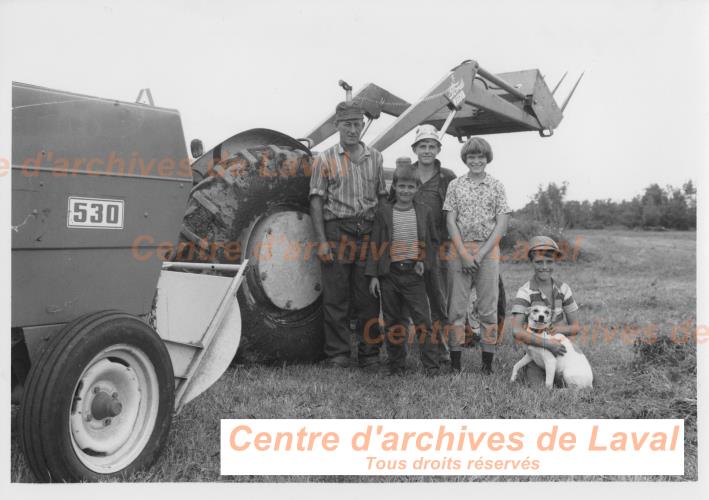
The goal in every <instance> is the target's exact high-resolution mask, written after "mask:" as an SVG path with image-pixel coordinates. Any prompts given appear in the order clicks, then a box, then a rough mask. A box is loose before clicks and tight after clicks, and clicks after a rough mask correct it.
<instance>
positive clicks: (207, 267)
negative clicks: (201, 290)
mask: <svg viewBox="0 0 709 500" xmlns="http://www.w3.org/2000/svg"><path fill="white" fill-rule="evenodd" d="M247 262H248V260H245V261H244V263H243V264H202V263H199V262H163V263H162V268H163V269H190V270H194V271H236V272H239V271H240V270H241V268H243V267H246V263H247Z"/></svg>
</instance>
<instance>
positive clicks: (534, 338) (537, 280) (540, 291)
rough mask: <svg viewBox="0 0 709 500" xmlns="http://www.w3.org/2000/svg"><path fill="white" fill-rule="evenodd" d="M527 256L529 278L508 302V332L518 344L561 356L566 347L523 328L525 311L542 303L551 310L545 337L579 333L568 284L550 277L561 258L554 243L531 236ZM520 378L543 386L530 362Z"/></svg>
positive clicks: (541, 374)
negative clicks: (511, 331)
mask: <svg viewBox="0 0 709 500" xmlns="http://www.w3.org/2000/svg"><path fill="white" fill-rule="evenodd" d="M527 257H528V258H529V261H530V263H531V264H532V269H533V271H534V274H533V275H532V278H531V279H530V280H529V281H527V282H526V283H525V284H524V285H522V286H521V287H520V288H519V290H517V295H516V297H515V299H514V300H513V301H512V330H513V332H514V337H515V340H516V341H518V342H522V343H525V344H527V345H532V346H535V347H543V348H545V349H548V350H549V351H551V353H552V354H554V355H555V356H563V355H564V353H565V352H566V348H565V347H564V346H563V345H561V343H560V342H559V341H558V340H555V339H548V338H547V339H544V338H543V337H542V336H541V335H539V334H535V333H530V332H529V331H527V329H526V327H525V325H526V323H527V312H528V310H529V307H530V306H531V305H532V303H533V302H543V303H545V304H546V305H547V306H549V307H550V308H551V311H552V321H551V327H550V329H549V334H551V335H554V334H556V333H561V334H564V335H566V336H573V335H576V334H577V333H578V331H579V317H578V310H579V306H578V305H577V304H576V300H574V295H573V293H572V292H571V288H570V287H569V285H567V284H566V283H564V282H562V281H556V280H554V279H553V278H552V274H553V272H554V265H555V263H556V262H557V261H558V260H559V259H560V258H562V257H563V255H562V253H561V250H559V246H558V245H557V244H556V242H555V241H554V240H553V239H551V238H549V237H547V236H535V237H534V238H532V239H531V240H529V250H528V251H527ZM524 370H525V372H524V377H525V378H526V379H527V381H528V382H530V383H532V384H534V385H537V383H541V384H543V383H544V380H545V377H544V370H543V369H542V368H540V367H538V366H537V365H536V364H534V363H530V364H529V365H527V366H526V367H525V368H524Z"/></svg>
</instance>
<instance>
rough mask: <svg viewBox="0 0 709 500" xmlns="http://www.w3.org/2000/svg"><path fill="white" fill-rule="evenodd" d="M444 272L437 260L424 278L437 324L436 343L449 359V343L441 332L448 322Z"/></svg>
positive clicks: (444, 357)
mask: <svg viewBox="0 0 709 500" xmlns="http://www.w3.org/2000/svg"><path fill="white" fill-rule="evenodd" d="M444 272H445V271H444V270H443V269H441V266H440V263H439V262H437V261H436V262H434V265H433V267H432V268H431V269H427V270H426V271H425V272H424V273H423V279H424V283H425V284H426V295H428V301H429V304H430V305H431V321H432V322H433V324H434V325H436V326H435V328H434V332H435V334H436V339H435V340H434V343H435V344H437V345H436V348H437V349H438V350H439V352H440V355H441V358H442V359H447V358H449V357H450V354H448V345H447V344H446V342H445V338H444V336H443V335H442V334H441V333H442V332H443V329H444V328H445V326H446V324H447V323H448V320H447V317H448V312H447V311H448V301H447V300H446V295H445V291H446V289H447V287H446V284H445V275H444Z"/></svg>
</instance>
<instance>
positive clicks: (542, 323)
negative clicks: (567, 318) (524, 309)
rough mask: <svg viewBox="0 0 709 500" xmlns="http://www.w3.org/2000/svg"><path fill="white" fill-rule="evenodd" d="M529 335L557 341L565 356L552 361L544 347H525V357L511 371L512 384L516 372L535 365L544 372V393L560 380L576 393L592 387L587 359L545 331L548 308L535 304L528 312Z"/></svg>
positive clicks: (558, 337) (564, 337)
mask: <svg viewBox="0 0 709 500" xmlns="http://www.w3.org/2000/svg"><path fill="white" fill-rule="evenodd" d="M528 318H529V319H528V331H530V332H532V333H538V334H540V335H542V337H544V338H545V339H552V338H553V339H557V340H559V341H560V342H561V344H562V345H563V346H564V347H565V348H566V354H564V355H562V356H559V357H558V358H557V357H555V356H554V355H553V354H552V353H551V351H549V350H547V349H544V348H543V347H535V346H531V345H528V346H527V353H526V354H525V355H524V357H523V358H522V359H520V360H519V361H518V362H517V363H516V364H515V366H514V368H512V378H511V379H510V380H511V381H512V382H514V381H515V380H517V372H519V369H520V368H522V367H523V366H526V365H527V364H529V363H531V362H532V361H534V362H535V363H536V364H537V366H539V367H540V368H544V372H545V376H546V380H545V385H546V387H547V389H551V388H552V387H553V386H554V377H555V376H560V377H561V378H562V379H563V380H564V383H565V384H566V386H567V387H574V388H577V389H581V388H587V387H588V388H591V387H593V372H592V371H591V365H590V364H589V363H588V360H587V359H586V356H584V355H583V354H581V353H580V352H577V351H576V350H575V349H574V346H573V345H572V344H571V341H570V340H569V339H568V338H566V336H565V335H562V334H560V333H557V334H556V335H549V333H548V329H549V324H550V323H551V319H552V313H551V309H550V308H549V306H547V305H546V304H542V303H534V304H532V306H531V307H530V308H529V313H528Z"/></svg>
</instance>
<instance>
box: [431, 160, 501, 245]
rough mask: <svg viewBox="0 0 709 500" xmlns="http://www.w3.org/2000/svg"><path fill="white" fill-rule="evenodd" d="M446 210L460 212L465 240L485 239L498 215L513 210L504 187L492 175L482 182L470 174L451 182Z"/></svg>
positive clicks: (493, 226) (458, 215) (460, 226)
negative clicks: (508, 203)
mask: <svg viewBox="0 0 709 500" xmlns="http://www.w3.org/2000/svg"><path fill="white" fill-rule="evenodd" d="M443 210H445V211H450V210H455V211H456V212H457V217H456V220H455V221H456V223H457V224H458V229H459V230H460V235H461V237H462V238H463V241H485V240H487V239H488V238H489V237H490V235H491V234H492V231H493V229H495V223H496V222H497V221H496V217H497V216H498V215H500V214H507V213H509V212H511V210H510V207H509V206H507V196H506V195H505V187H504V186H503V185H502V183H501V182H500V181H498V180H497V179H495V178H493V177H492V176H491V175H489V174H485V177H484V178H483V180H481V181H479V182H478V181H474V180H472V179H471V178H470V177H469V176H468V175H464V176H462V177H458V178H457V179H453V180H452V181H451V183H450V184H449V185H448V192H447V193H446V201H445V202H444V203H443Z"/></svg>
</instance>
